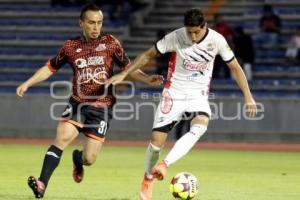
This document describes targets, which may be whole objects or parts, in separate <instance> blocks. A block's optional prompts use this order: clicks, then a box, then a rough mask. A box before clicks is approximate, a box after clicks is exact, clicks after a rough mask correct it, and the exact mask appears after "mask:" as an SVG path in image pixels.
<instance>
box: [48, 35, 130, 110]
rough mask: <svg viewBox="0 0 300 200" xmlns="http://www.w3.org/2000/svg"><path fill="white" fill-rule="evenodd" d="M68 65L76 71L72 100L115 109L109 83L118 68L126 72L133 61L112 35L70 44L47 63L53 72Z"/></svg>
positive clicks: (80, 39)
mask: <svg viewBox="0 0 300 200" xmlns="http://www.w3.org/2000/svg"><path fill="white" fill-rule="evenodd" d="M66 63H68V64H69V65H70V66H71V67H72V70H73V80H72V82H73V88H72V97H73V98H74V99H75V100H76V101H78V102H81V103H88V104H91V105H93V106H95V107H106V106H108V107H112V106H113V104H114V103H115V97H114V96H113V94H112V88H111V86H110V87H108V88H106V89H105V83H106V81H107V80H108V79H109V78H110V77H111V76H112V75H113V71H114V70H113V68H114V66H115V64H117V65H118V66H119V67H120V68H121V69H124V68H125V67H126V66H127V65H128V64H129V63H130V60H129V58H128V57H127V56H126V53H125V51H124V49H123V47H122V46H121V44H120V42H119V41H118V40H117V39H116V38H115V37H113V36H112V35H110V34H107V35H103V36H101V37H99V38H98V39H97V40H94V41H91V42H87V41H86V40H85V39H84V38H83V37H77V38H75V39H70V40H67V41H66V42H65V43H64V45H63V47H62V48H61V49H60V51H59V52H58V54H57V55H56V56H55V57H54V58H52V59H50V60H49V61H48V62H47V66H48V67H49V69H50V70H51V71H52V72H57V71H58V70H59V69H60V68H61V67H62V66H63V65H65V64H66Z"/></svg>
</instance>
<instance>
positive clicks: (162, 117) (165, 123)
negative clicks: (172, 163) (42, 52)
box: [140, 91, 184, 200]
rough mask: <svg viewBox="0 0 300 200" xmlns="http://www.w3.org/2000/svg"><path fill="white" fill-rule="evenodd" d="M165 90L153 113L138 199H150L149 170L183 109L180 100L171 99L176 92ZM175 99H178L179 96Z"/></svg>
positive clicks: (151, 176)
mask: <svg viewBox="0 0 300 200" xmlns="http://www.w3.org/2000/svg"><path fill="white" fill-rule="evenodd" d="M165 92H166V91H164V93H163V99H162V101H161V102H160V103H159V105H158V109H157V111H156V114H155V119H154V123H153V130H152V137H151V141H150V143H149V145H148V147H147V150H146V156H145V164H146V166H145V175H144V178H143V181H142V185H141V190H140V200H150V199H151V198H152V189H153V174H152V172H151V170H152V168H153V167H154V166H155V165H156V163H157V161H158V159H159V154H160V152H161V150H162V148H163V146H164V143H165V141H166V139H167V133H169V132H170V131H171V130H172V128H173V127H174V125H175V123H176V122H177V121H178V119H179V118H180V116H181V114H182V111H183V110H184V106H183V105H180V104H181V103H182V102H181V101H173V99H172V97H174V96H176V94H175V95H174V94H172V93H169V92H167V94H166V93H165ZM171 95H172V96H171ZM177 99H180V97H178V98H177ZM182 99H183V98H182Z"/></svg>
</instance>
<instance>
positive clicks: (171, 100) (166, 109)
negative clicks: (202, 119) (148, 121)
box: [153, 89, 211, 128]
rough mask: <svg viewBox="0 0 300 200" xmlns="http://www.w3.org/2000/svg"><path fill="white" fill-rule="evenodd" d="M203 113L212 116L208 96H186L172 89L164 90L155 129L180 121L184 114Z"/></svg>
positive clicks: (156, 115) (154, 125) (156, 116)
mask: <svg viewBox="0 0 300 200" xmlns="http://www.w3.org/2000/svg"><path fill="white" fill-rule="evenodd" d="M186 112H188V113H194V112H203V113H206V114H208V115H209V116H211V110H210V106H209V102H208V98H207V96H204V95H194V96H190V95H186V94H182V93H180V92H176V91H174V90H172V89H164V90H163V93H162V99H161V100H160V102H159V104H158V107H157V110H156V113H155V117H154V122H153V128H159V127H163V126H165V125H169V124H171V123H173V122H177V121H180V120H181V118H182V116H183V114H184V113H186Z"/></svg>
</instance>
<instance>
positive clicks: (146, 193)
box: [139, 173, 154, 200]
mask: <svg viewBox="0 0 300 200" xmlns="http://www.w3.org/2000/svg"><path fill="white" fill-rule="evenodd" d="M153 181H154V180H153V178H151V179H150V178H148V177H147V175H146V173H145V175H144V179H143V182H142V185H141V191H140V196H139V200H151V198H152V190H153Z"/></svg>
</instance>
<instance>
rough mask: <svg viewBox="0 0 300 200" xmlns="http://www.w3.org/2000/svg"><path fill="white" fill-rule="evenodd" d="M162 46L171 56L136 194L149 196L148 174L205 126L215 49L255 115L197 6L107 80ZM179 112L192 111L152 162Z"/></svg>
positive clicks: (219, 39)
mask: <svg viewBox="0 0 300 200" xmlns="http://www.w3.org/2000/svg"><path fill="white" fill-rule="evenodd" d="M167 52H172V56H171V61H170V64H169V69H168V77H167V82H166V85H165V88H164V90H163V92H162V99H161V101H160V103H159V105H158V108H157V111H156V114H155V119H154V123H153V129H152V137H151V141H150V143H149V146H148V148H147V151H146V159H145V161H146V169H145V175H144V178H143V182H142V186H141V190H140V196H139V198H140V200H150V199H151V198H152V188H153V180H154V179H155V178H156V179H158V180H162V179H164V177H165V176H166V172H167V169H168V168H169V167H170V166H171V165H172V164H174V163H175V162H176V161H177V160H178V159H180V158H182V157H183V156H184V155H186V154H187V153H188V151H189V150H190V149H191V148H192V147H193V146H194V145H195V144H196V142H197V141H198V140H199V138H200V137H201V136H202V135H203V134H204V133H205V132H206V130H207V126H208V123H209V120H210V116H211V110H210V107H209V101H208V96H209V88H210V82H211V79H212V71H213V63H214V59H215V57H216V55H218V54H219V55H220V56H221V57H222V59H223V60H224V61H225V62H226V63H227V65H228V67H229V68H230V70H231V72H232V74H233V76H234V77H235V80H236V82H237V84H238V86H239V87H240V89H241V90H242V92H243V95H244V99H245V104H246V106H247V109H248V110H247V111H248V112H249V115H250V116H255V115H256V113H257V108H256V103H255V101H254V99H253V97H252V94H251V92H250V89H249V86H248V82H247V79H246V78H245V74H244V72H243V70H242V68H241V66H240V65H239V63H238V62H237V60H236V58H235V57H234V54H233V52H232V50H231V49H230V47H229V46H228V44H227V41H226V40H225V38H224V37H223V36H222V35H220V34H219V33H217V32H216V31H214V30H212V29H210V28H208V27H207V23H206V21H205V19H204V16H203V13H202V11H201V10H200V9H191V10H188V11H187V12H186V13H185V15H184V27H182V28H179V29H177V30H174V31H173V32H171V33H169V34H167V35H165V37H164V38H162V39H161V40H159V41H158V42H157V43H156V44H155V46H153V47H151V48H150V49H148V50H146V51H145V52H143V53H141V54H140V55H139V56H138V57H137V58H136V59H135V61H134V62H133V63H132V64H131V66H130V67H129V68H128V69H126V70H124V71H123V72H121V73H119V74H117V75H115V76H113V77H112V78H110V80H109V81H108V84H116V83H119V82H121V81H122V80H123V79H124V78H125V77H127V76H128V75H129V74H130V73H132V72H134V71H135V70H136V69H139V68H141V67H143V66H145V65H146V64H147V63H148V62H149V61H150V60H152V59H154V58H155V57H156V56H159V55H160V54H164V53H167ZM183 114H188V115H190V116H192V120H191V126H190V130H189V131H188V132H187V133H186V134H184V135H183V136H182V137H181V138H180V139H179V140H177V142H176V143H175V145H174V146H173V148H172V149H171V150H170V152H169V153H168V154H167V156H166V157H165V158H164V159H163V160H162V161H160V162H159V163H158V164H157V161H158V159H159V154H160V152H161V150H162V147H163V146H164V143H165V141H166V139H167V134H168V133H169V132H170V130H171V129H172V128H173V126H174V125H175V124H176V123H177V122H178V121H179V120H180V119H181V117H182V115H183Z"/></svg>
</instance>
